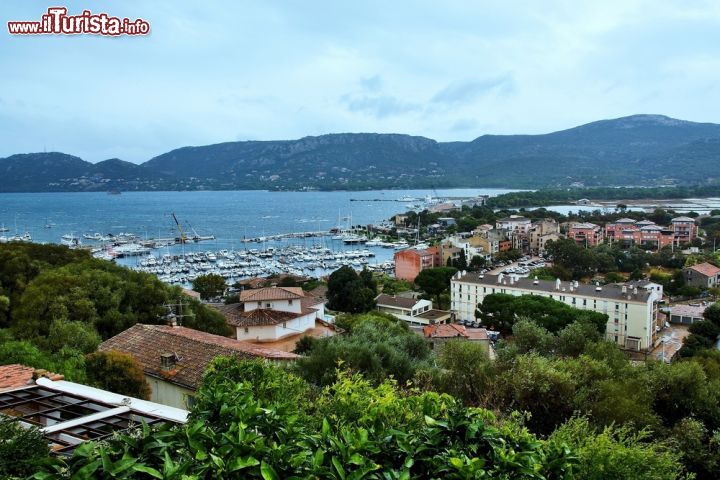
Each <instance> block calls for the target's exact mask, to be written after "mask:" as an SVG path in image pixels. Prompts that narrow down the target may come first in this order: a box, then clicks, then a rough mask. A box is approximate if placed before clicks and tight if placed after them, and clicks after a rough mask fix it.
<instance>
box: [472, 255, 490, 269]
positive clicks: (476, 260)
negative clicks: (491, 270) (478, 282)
mask: <svg viewBox="0 0 720 480" xmlns="http://www.w3.org/2000/svg"><path fill="white" fill-rule="evenodd" d="M486 263H487V261H486V260H485V257H482V256H480V255H473V257H472V259H470V267H469V268H470V270H473V271H476V270H480V269H481V268H483V267H484V266H485V264H486Z"/></svg>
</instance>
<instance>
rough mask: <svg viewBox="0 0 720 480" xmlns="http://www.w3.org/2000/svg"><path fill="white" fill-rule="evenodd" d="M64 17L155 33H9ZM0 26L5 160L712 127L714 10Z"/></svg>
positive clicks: (716, 84)
mask: <svg viewBox="0 0 720 480" xmlns="http://www.w3.org/2000/svg"><path fill="white" fill-rule="evenodd" d="M57 5H63V6H67V7H68V10H69V13H70V14H79V13H81V12H82V10H83V9H89V10H91V11H92V12H93V13H102V12H104V13H107V14H109V15H113V16H118V17H128V18H131V19H135V18H143V19H145V20H147V21H148V22H149V23H150V25H151V33H150V35H148V36H137V37H128V36H125V37H102V36H96V35H80V36H59V35H41V36H19V35H18V36H15V35H10V34H9V33H8V31H7V26H6V22H7V21H14V20H39V18H40V16H41V15H42V14H43V13H45V11H46V9H47V8H48V7H50V6H57ZM0 17H2V18H1V20H2V22H1V24H2V28H3V32H2V33H0V157H4V156H7V155H12V154H15V153H28V152H42V151H60V152H64V153H69V154H72V155H77V156H79V157H81V158H83V159H84V160H88V161H90V162H98V161H101V160H105V159H108V158H121V159H123V160H128V161H131V162H135V163H141V162H144V161H146V160H149V159H150V158H152V157H154V156H156V155H159V154H161V153H164V152H167V151H169V150H172V149H174V148H179V147H182V146H187V145H207V144H212V143H219V142H227V141H240V140H278V139H295V138H301V137H304V136H308V135H322V134H326V133H339V132H380V133H404V134H410V135H421V136H425V137H429V138H433V139H435V140H438V141H457V140H461V141H467V140H472V139H474V138H477V137H478V136H480V135H485V134H516V133H529V134H535V133H547V132H552V131H557V130H562V129H565V128H571V127H573V126H576V125H580V124H584V123H588V122H592V121H595V120H600V119H606V118H617V117H622V116H626V115H632V114H638V113H652V114H663V115H668V116H671V117H675V118H681V119H685V120H693V121H700V122H717V123H720V109H718V105H720V2H718V1H716V0H711V1H707V2H705V1H693V0H688V1H682V2H679V1H663V0H653V1H634V0H622V1H615V0H603V1H581V0H569V1H555V0H546V1H543V2H538V1H536V0H515V1H509V0H504V1H469V0H465V1H453V0H443V1H441V2H440V1H387V0H385V1H364V0H355V1H353V2H348V1H342V0H334V1H312V0H285V1H271V0H264V1H252V2H251V1H247V2H245V1H233V0H228V1H219V0H218V1H212V0H207V1H202V2H200V1H182V0H167V1H160V0H158V1H153V2H141V1H132V0H122V1H97V0H96V1H92V2H90V1H87V2H75V1H72V2H67V3H63V2H50V3H47V2H41V1H37V0H8V1H3V2H2V5H1V6H0Z"/></svg>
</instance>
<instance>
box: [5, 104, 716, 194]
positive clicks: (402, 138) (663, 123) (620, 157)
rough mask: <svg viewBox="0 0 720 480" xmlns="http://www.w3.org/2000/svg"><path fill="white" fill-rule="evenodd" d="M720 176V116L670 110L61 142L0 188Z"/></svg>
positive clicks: (13, 160) (559, 182)
mask: <svg viewBox="0 0 720 480" xmlns="http://www.w3.org/2000/svg"><path fill="white" fill-rule="evenodd" d="M719 176H720V125H719V124H713V123H696V122H690V121H685V120H677V119H673V118H670V117H666V116H662V115H633V116H629V117H623V118H618V119H613V120H601V121H597V122H593V123H589V124H586V125H582V126H579V127H575V128H570V129H568V130H562V131H559V132H554V133H548V134H542V135H483V136H481V137H478V138H476V139H475V140H472V141H470V142H436V141H435V140H432V139H429V138H425V137H417V136H410V135H402V134H377V133H341V134H328V135H320V136H314V137H304V138H301V139H299V140H279V141H242V142H227V143H219V144H215V145H207V146H197V147H182V148H178V149H176V150H172V151H170V152H167V153H163V154H162V155H159V156H157V157H154V158H152V159H150V160H148V161H146V162H145V163H142V164H140V165H137V164H134V163H130V162H126V161H123V160H120V159H117V158H113V159H110V160H104V161H102V162H99V163H95V164H93V163H90V162H86V161H84V160H82V159H80V158H78V157H75V156H72V155H68V154H65V153H58V152H50V153H29V154H17V155H12V156H9V157H6V158H0V179H1V181H0V192H41V191H103V190H116V189H119V190H125V191H128V190H198V189H216V190H232V189H271V190H273V189H288V190H289V189H325V190H337V189H348V190H352V189H356V190H360V189H370V188H412V187H416V188H431V187H435V188H448V187H506V188H545V187H565V186H572V185H579V184H583V185H585V186H612V185H648V186H651V185H652V186H656V185H667V184H702V183H713V182H716V181H717V180H718V177H719Z"/></svg>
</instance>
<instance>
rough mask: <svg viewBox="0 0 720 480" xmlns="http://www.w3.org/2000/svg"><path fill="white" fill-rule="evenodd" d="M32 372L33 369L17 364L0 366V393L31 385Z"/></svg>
mask: <svg viewBox="0 0 720 480" xmlns="http://www.w3.org/2000/svg"><path fill="white" fill-rule="evenodd" d="M34 372H35V369H34V368H32V367H26V366H25V365H20V364H18V363H14V364H12V365H2V366H0V392H3V391H5V390H14V389H16V388H20V387H25V386H27V385H31V384H32V383H33V373H34Z"/></svg>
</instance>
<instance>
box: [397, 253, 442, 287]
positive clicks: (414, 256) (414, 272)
mask: <svg viewBox="0 0 720 480" xmlns="http://www.w3.org/2000/svg"><path fill="white" fill-rule="evenodd" d="M441 262H442V259H441V258H440V249H439V248H438V247H430V248H425V249H420V250H418V249H415V248H406V249H405V250H400V251H399V252H395V278H399V279H401V280H407V281H408V282H412V281H414V280H415V277H417V276H418V274H419V273H420V272H421V271H422V270H424V269H426V268H433V267H440V266H442V263H441Z"/></svg>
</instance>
